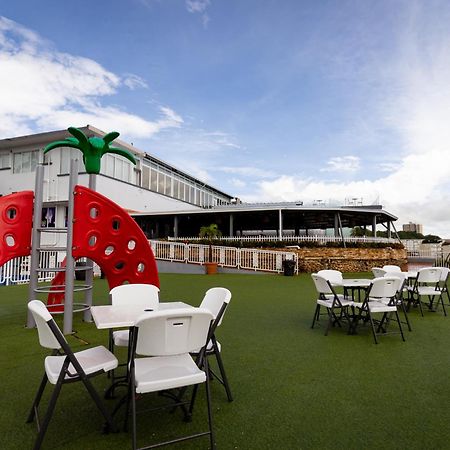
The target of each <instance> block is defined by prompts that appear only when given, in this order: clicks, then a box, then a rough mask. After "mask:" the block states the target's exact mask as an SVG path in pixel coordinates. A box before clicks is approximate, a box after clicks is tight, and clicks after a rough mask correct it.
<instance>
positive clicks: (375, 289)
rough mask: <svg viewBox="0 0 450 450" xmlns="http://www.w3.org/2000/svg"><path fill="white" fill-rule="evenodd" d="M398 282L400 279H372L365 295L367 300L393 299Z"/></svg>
mask: <svg viewBox="0 0 450 450" xmlns="http://www.w3.org/2000/svg"><path fill="white" fill-rule="evenodd" d="M399 282H400V278H398V277H383V278H374V279H373V280H372V284H371V285H370V289H369V290H368V293H367V296H368V298H369V300H370V299H377V298H393V297H395V295H396V294H397V290H398V286H399Z"/></svg>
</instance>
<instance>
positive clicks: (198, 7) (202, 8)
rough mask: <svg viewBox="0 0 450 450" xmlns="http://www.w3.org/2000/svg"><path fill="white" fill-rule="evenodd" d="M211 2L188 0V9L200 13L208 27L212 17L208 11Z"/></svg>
mask: <svg viewBox="0 0 450 450" xmlns="http://www.w3.org/2000/svg"><path fill="white" fill-rule="evenodd" d="M210 4H211V2H210V0H186V9H187V10H188V11H189V12H190V13H193V14H200V16H201V19H202V24H203V26H204V27H205V28H206V26H207V25H208V23H209V21H210V18H209V16H208V14H207V13H206V9H207V8H208V6H209V5H210Z"/></svg>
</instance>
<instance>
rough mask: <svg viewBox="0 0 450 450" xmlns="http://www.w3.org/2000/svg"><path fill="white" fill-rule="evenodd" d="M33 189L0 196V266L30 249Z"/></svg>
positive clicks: (26, 253)
mask: <svg viewBox="0 0 450 450" xmlns="http://www.w3.org/2000/svg"><path fill="white" fill-rule="evenodd" d="M33 200H34V194H33V191H23V192H18V193H15V194H9V195H5V196H4V197H0V239H1V241H0V266H2V265H3V264H5V263H6V262H8V261H9V260H10V259H13V258H17V257H19V256H28V255H29V254H30V250H31V224H32V220H33V219H32V218H33Z"/></svg>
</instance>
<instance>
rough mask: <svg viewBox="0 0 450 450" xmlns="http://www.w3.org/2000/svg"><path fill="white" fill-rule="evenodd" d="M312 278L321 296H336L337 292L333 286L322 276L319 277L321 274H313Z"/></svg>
mask: <svg viewBox="0 0 450 450" xmlns="http://www.w3.org/2000/svg"><path fill="white" fill-rule="evenodd" d="M311 278H312V279H313V281H314V285H315V286H316V290H317V292H318V293H319V294H323V295H330V294H331V295H335V292H334V290H333V288H332V286H331V285H330V283H329V281H328V280H327V279H326V278H325V277H323V276H322V275H319V272H317V273H312V274H311Z"/></svg>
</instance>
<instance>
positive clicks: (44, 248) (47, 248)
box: [36, 247, 67, 252]
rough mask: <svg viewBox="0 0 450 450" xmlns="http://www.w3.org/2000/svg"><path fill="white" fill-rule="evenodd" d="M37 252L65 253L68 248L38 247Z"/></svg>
mask: <svg viewBox="0 0 450 450" xmlns="http://www.w3.org/2000/svg"><path fill="white" fill-rule="evenodd" d="M36 250H41V251H50V250H54V251H55V252H65V251H66V250H67V247H37V248H36Z"/></svg>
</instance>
